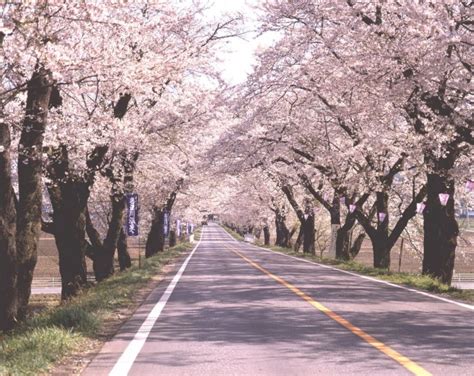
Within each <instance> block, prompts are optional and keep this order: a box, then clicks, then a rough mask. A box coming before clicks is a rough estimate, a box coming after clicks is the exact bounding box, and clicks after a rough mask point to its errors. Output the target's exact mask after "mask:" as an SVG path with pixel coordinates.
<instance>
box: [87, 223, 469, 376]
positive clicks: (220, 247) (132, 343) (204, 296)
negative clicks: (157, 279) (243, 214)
mask: <svg viewBox="0 0 474 376" xmlns="http://www.w3.org/2000/svg"><path fill="white" fill-rule="evenodd" d="M180 272H183V274H182V276H181V278H180V280H179V282H177V279H178V277H179V274H180V273H179V272H178V275H177V276H176V277H175V276H173V275H172V276H170V277H169V279H168V281H165V282H166V283H162V284H160V286H159V287H158V288H157V289H156V290H155V291H154V292H153V293H152V294H151V295H150V297H149V298H148V300H147V301H146V302H145V304H144V305H143V306H142V307H141V308H140V309H139V310H138V311H137V312H136V314H135V315H134V317H133V318H132V319H131V320H130V321H129V322H128V323H126V324H125V325H124V327H123V328H122V329H121V331H120V332H119V333H118V334H117V336H116V337H115V338H114V339H113V340H112V341H110V342H109V343H107V344H106V345H105V346H104V347H103V349H102V351H101V352H100V353H99V354H98V356H97V357H96V358H95V359H94V361H93V362H92V363H91V364H90V365H89V367H88V368H87V369H86V370H85V372H84V374H85V375H94V376H95V375H107V374H113V375H121V374H127V373H128V374H130V375H140V376H144V375H167V376H172V375H226V376H230V375H285V376H289V375H405V374H407V375H410V374H416V375H429V374H433V375H474V310H473V308H474V307H472V306H462V305H456V304H454V303H450V302H447V301H440V300H438V299H435V298H433V297H431V296H428V295H422V294H419V293H416V292H413V291H408V290H407V289H401V288H397V287H394V286H390V285H388V284H385V283H378V282H374V281H372V280H369V279H366V278H361V277H359V276H356V275H352V274H348V273H343V272H340V271H337V270H334V269H331V268H328V267H323V266H319V265H315V264H312V263H308V262H304V261H301V260H296V259H293V258H290V257H288V256H284V255H280V254H276V253H272V252H270V251H266V250H262V249H259V248H257V247H254V246H252V245H248V244H244V243H240V242H236V241H234V240H233V239H231V238H230V236H229V235H227V233H226V232H224V230H222V229H221V228H220V227H218V226H216V225H213V224H210V225H209V226H206V227H205V229H204V231H203V237H202V241H201V243H200V244H199V246H198V247H197V249H196V250H195V253H194V254H193V255H192V257H191V258H190V260H189V263H188V264H187V266H186V265H184V266H183V267H181V270H180ZM173 277H174V280H173V281H171V284H170V285H169V283H170V279H171V278H173ZM176 282H177V283H176ZM173 287H174V291H172V292H171V289H172V288H173ZM165 290H166V291H165ZM158 301H159V303H158V304H157V302H158ZM150 312H151V313H150Z"/></svg>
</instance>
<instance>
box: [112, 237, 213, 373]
mask: <svg viewBox="0 0 474 376" xmlns="http://www.w3.org/2000/svg"><path fill="white" fill-rule="evenodd" d="M203 234H204V229H203V231H202V233H201V238H200V239H199V241H198V243H197V244H196V246H195V247H194V248H193V250H192V251H191V253H190V254H189V256H188V257H187V258H186V260H185V261H184V262H183V265H181V268H180V269H179V270H178V272H177V273H176V275H175V276H174V278H173V280H172V281H171V282H170V284H169V285H168V287H167V288H166V290H165V292H164V293H163V295H162V296H161V298H160V300H159V301H158V303H156V305H155V306H154V307H153V309H152V310H151V311H150V313H149V314H148V316H147V318H146V319H145V321H144V322H143V324H142V325H141V326H140V329H138V331H137V332H136V333H135V336H134V337H133V339H132V340H131V341H130V343H129V344H128V346H127V348H126V349H125V350H124V352H123V353H122V355H121V356H120V358H119V359H118V360H117V363H115V365H114V368H112V371H110V373H109V376H122V375H124V376H125V375H128V372H129V371H130V369H131V368H132V366H133V363H134V362H135V359H136V358H137V356H138V354H139V353H140V351H141V349H142V347H143V345H144V344H145V342H146V339H147V338H148V335H149V334H150V332H151V330H152V329H153V326H154V325H155V323H156V320H158V318H159V317H160V315H161V312H162V311H163V308H165V305H166V303H167V302H168V299H169V298H170V296H171V294H172V293H173V290H174V288H175V287H176V285H177V284H178V282H179V280H180V278H181V276H182V275H183V273H184V270H185V269H186V266H187V265H188V263H189V260H191V257H193V255H194V252H195V251H196V249H197V248H198V247H199V245H200V244H201V240H202V237H203Z"/></svg>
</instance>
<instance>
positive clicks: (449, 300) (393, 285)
mask: <svg viewBox="0 0 474 376" xmlns="http://www.w3.org/2000/svg"><path fill="white" fill-rule="evenodd" d="M240 243H242V242H240ZM244 244H247V243H244ZM252 246H253V247H255V248H259V249H262V250H264V251H267V252H272V253H276V254H277V255H281V256H285V257H289V258H292V259H295V260H298V261H302V262H306V263H308V264H313V265H317V266H320V267H322V268H327V269H331V270H335V271H337V272H340V273H345V274H350V275H352V276H355V277H359V278H362V279H366V280H369V281H372V282H377V283H382V284H384V285H388V286H392V287H396V288H399V289H402V290H406V291H410V292H414V293H416V294H420V295H424V296H428V297H430V298H433V299H436V300H441V301H443V302H445V303H451V304H455V305H458V306H460V307H463V308H466V309H469V310H471V311H474V305H471V304H466V303H461V302H457V301H455V300H451V299H447V298H443V297H441V296H437V295H433V294H430V293H427V292H424V291H419V290H416V289H411V288H409V287H405V286H401V285H397V284H395V283H391V282H387V281H382V280H380V279H376V278H372V277H368V276H365V275H360V274H357V273H352V272H349V271H347V270H342V269H338V268H334V267H332V266H329V265H324V264H319V263H317V262H314V261H309V260H305V259H301V258H299V257H295V256H290V255H286V254H284V253H280V252H276V251H273V250H271V249H267V248H263V247H259V246H258V245H254V244H252Z"/></svg>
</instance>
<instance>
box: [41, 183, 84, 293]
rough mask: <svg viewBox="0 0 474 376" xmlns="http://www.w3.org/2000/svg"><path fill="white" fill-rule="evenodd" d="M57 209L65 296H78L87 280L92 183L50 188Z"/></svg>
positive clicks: (54, 217)
mask: <svg viewBox="0 0 474 376" xmlns="http://www.w3.org/2000/svg"><path fill="white" fill-rule="evenodd" d="M49 194H50V198H51V203H52V205H53V209H54V213H53V220H54V230H55V234H54V236H55V240H56V246H57V248H58V252H59V271H60V273H61V283H62V291H61V299H62V300H67V299H70V298H72V297H73V296H76V295H77V294H78V293H79V291H80V290H81V288H82V287H83V286H85V285H86V283H87V268H86V262H85V253H86V249H85V244H86V242H85V241H84V240H85V233H86V211H87V200H88V198H89V187H88V185H87V184H86V183H81V182H74V181H68V182H65V183H63V184H61V185H60V186H58V187H53V188H50V189H49Z"/></svg>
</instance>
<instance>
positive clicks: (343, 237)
mask: <svg viewBox="0 0 474 376" xmlns="http://www.w3.org/2000/svg"><path fill="white" fill-rule="evenodd" d="M349 233H350V230H347V229H346V228H345V226H342V227H339V229H338V230H337V235H336V258H337V259H339V260H344V261H349V260H350V259H351V256H350V252H349V248H350V244H349V243H350V236H349Z"/></svg>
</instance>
